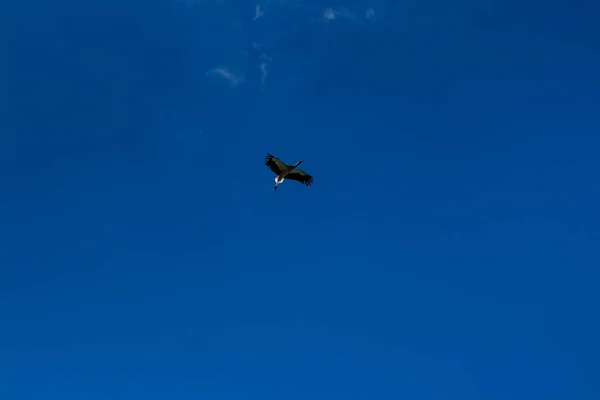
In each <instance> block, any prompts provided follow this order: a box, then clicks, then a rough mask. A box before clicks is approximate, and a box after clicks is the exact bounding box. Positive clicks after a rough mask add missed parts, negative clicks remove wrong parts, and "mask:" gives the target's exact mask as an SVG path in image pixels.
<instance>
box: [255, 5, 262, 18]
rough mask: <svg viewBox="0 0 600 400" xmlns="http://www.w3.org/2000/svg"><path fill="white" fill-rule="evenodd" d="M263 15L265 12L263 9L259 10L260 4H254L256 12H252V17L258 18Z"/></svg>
mask: <svg viewBox="0 0 600 400" xmlns="http://www.w3.org/2000/svg"><path fill="white" fill-rule="evenodd" d="M263 15H265V12H264V11H263V10H261V8H260V4H257V5H256V12H255V14H254V19H255V20H256V19H259V18H261V17H262V16H263Z"/></svg>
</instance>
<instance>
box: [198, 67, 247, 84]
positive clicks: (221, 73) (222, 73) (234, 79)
mask: <svg viewBox="0 0 600 400" xmlns="http://www.w3.org/2000/svg"><path fill="white" fill-rule="evenodd" d="M204 76H205V77H207V78H212V77H215V76H218V77H221V78H223V79H225V80H226V81H228V82H229V84H230V85H231V86H237V85H239V84H240V83H241V82H242V78H241V77H239V76H237V75H235V74H233V73H231V72H229V70H227V68H223V67H220V68H213V69H211V70H210V71H207V72H206V73H205V74H204Z"/></svg>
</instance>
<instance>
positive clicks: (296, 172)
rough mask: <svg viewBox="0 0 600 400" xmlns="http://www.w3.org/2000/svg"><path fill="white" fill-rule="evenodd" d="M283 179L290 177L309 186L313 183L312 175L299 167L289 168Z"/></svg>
mask: <svg viewBox="0 0 600 400" xmlns="http://www.w3.org/2000/svg"><path fill="white" fill-rule="evenodd" d="M285 179H291V180H294V181H298V182H300V183H304V184H305V185H306V186H310V185H312V183H313V177H312V175H309V174H307V173H306V172H304V171H302V170H301V169H296V168H294V169H293V170H291V171H290V172H289V173H288V174H287V175H286V176H285Z"/></svg>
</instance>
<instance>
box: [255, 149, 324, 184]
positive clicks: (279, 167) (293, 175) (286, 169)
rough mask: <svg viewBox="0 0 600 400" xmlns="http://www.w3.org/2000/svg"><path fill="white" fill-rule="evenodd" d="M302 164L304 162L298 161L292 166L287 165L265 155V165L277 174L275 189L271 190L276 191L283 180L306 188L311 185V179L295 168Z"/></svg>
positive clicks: (271, 156)
mask: <svg viewBox="0 0 600 400" xmlns="http://www.w3.org/2000/svg"><path fill="white" fill-rule="evenodd" d="M303 162H304V160H300V161H298V162H297V163H296V164H294V165H288V164H286V163H284V162H283V161H281V160H280V159H279V158H277V157H275V156H273V155H271V154H269V153H267V156H266V157H265V165H266V166H267V167H269V168H270V169H271V171H273V172H275V173H276V174H277V176H276V177H275V187H274V188H273V189H274V190H277V187H278V186H279V185H280V184H281V183H282V182H283V181H284V180H285V178H287V179H291V180H294V181H298V182H300V183H304V184H305V185H306V186H307V187H308V186H310V185H312V183H313V177H312V176H311V175H309V174H307V173H306V172H304V171H302V170H301V169H297V168H296V167H297V166H298V165H300V164H302V163H303Z"/></svg>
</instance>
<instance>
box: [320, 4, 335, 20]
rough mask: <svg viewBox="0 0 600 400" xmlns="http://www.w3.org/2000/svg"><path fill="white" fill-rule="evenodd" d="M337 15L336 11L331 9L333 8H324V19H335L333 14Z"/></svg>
mask: <svg viewBox="0 0 600 400" xmlns="http://www.w3.org/2000/svg"><path fill="white" fill-rule="evenodd" d="M336 15H338V13H336V12H335V11H333V8H331V7H330V8H327V9H325V13H324V14H323V18H325V20H326V21H331V20H334V19H335V16H336Z"/></svg>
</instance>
